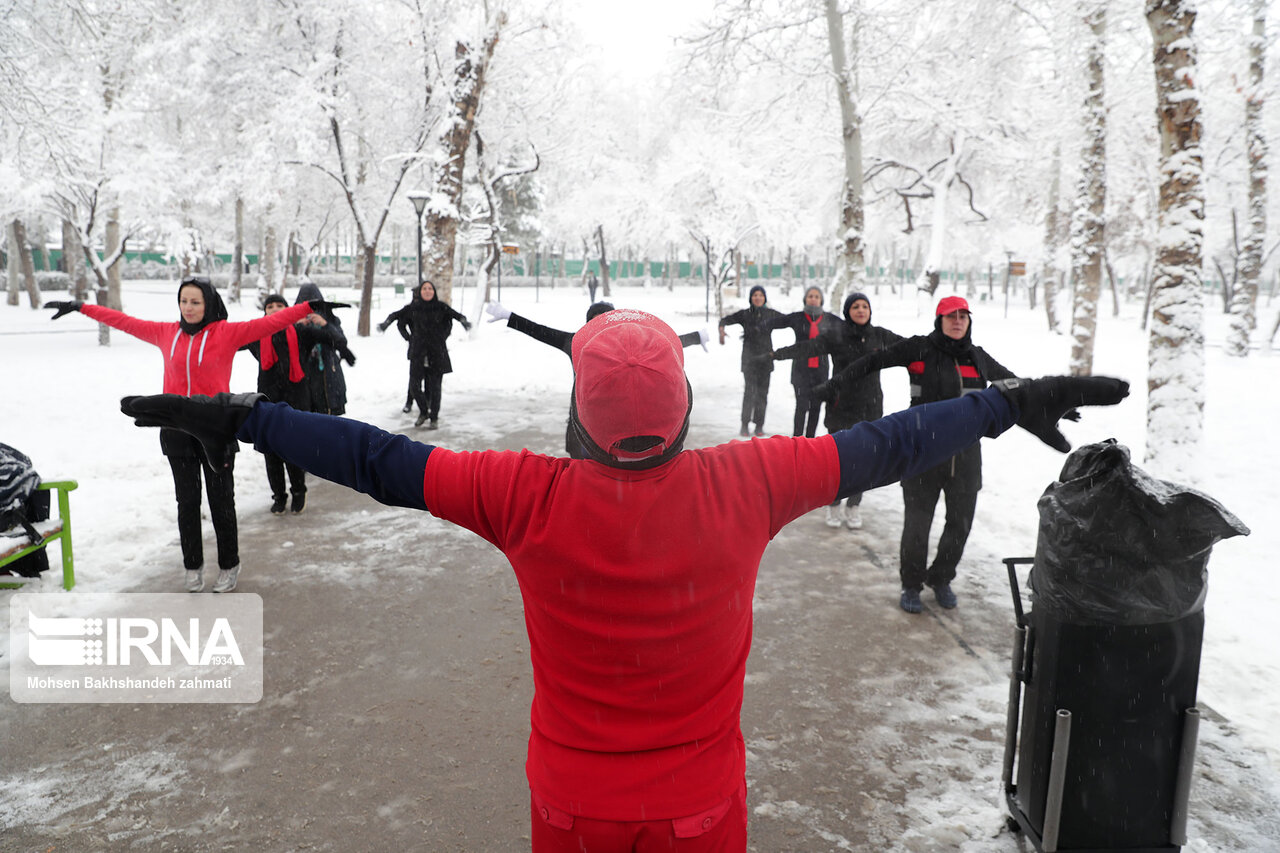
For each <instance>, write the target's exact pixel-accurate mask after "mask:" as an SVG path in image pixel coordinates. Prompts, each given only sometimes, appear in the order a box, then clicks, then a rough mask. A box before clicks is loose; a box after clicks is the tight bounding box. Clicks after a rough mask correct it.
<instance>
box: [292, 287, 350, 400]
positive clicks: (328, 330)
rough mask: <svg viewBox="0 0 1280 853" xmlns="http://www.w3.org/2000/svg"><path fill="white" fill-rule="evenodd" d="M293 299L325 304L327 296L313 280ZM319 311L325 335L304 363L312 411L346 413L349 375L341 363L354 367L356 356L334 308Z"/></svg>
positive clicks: (309, 349) (317, 342) (310, 348)
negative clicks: (321, 292) (321, 293)
mask: <svg viewBox="0 0 1280 853" xmlns="http://www.w3.org/2000/svg"><path fill="white" fill-rule="evenodd" d="M293 302H294V304H295V305H296V304H298V303H299V302H315V303H322V302H324V297H323V296H321V295H320V288H319V287H318V286H317V285H316V284H315V283H314V282H310V281H304V282H303V283H302V285H301V286H300V287H299V288H298V296H297V298H295V299H294V300H293ZM316 313H317V314H319V315H320V316H321V317H323V318H324V320H325V324H326V325H324V326H317V328H320V329H322V330H323V331H324V334H322V335H320V336H319V339H318V340H317V341H316V342H315V343H314V344H313V345H312V346H311V347H309V348H308V349H307V351H306V353H305V357H304V358H303V365H302V368H303V370H305V371H306V373H307V382H308V384H309V385H310V386H311V411H313V412H319V413H320V414H322V415H343V414H346V412H347V378H346V376H345V375H344V374H343V372H342V362H344V361H345V362H346V363H347V364H348V365H350V366H351V367H355V364H356V356H355V353H353V352H352V351H351V348H350V347H349V346H347V336H346V334H345V333H344V332H343V331H342V321H341V320H339V319H338V316H337V315H336V314H335V313H334V312H333V310H332V309H330V308H328V307H323V308H321V310H319V311H317V312H316Z"/></svg>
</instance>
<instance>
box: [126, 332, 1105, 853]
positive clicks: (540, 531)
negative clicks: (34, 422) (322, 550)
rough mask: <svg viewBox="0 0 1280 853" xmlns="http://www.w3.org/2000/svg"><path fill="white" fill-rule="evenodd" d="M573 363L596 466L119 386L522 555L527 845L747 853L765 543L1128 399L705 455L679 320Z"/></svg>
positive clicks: (1101, 395) (284, 409) (173, 414)
mask: <svg viewBox="0 0 1280 853" xmlns="http://www.w3.org/2000/svg"><path fill="white" fill-rule="evenodd" d="M572 358H573V368H574V375H575V381H574V394H573V400H572V408H571V413H570V417H571V420H572V422H573V425H574V428H575V429H576V430H577V431H578V433H579V436H580V438H581V440H582V442H583V445H584V447H586V448H587V450H588V453H589V458H586V459H564V458H553V457H550V456H543V455H540V454H536V453H531V452H529V451H528V450H523V451H518V452H515V451H480V452H461V451H454V450H449V449H446V448H443V447H435V446H432V445H429V444H422V443H418V442H415V441H412V440H411V439H409V438H408V437H407V436H404V435H394V434H390V433H387V432H384V431H382V430H380V429H378V428H376V427H373V426H370V425H368V424H362V423H360V422H358V421H353V420H346V419H342V418H334V417H329V416H325V415H318V414H309V413H303V412H295V411H293V410H292V409H291V408H289V407H288V406H286V405H282V404H278V403H268V402H265V401H263V400H261V399H259V398H256V397H255V395H237V396H235V397H232V396H230V395H226V396H224V397H222V398H218V399H213V400H194V399H192V400H189V399H184V398H180V397H165V396H155V397H126V398H125V399H124V400H122V401H121V410H122V411H124V412H125V414H127V415H130V416H131V417H133V418H135V419H136V421H137V423H138V424H139V425H140V426H171V427H179V428H182V429H185V430H188V431H190V432H192V433H193V434H195V435H196V436H198V437H199V439H200V440H201V441H202V442H206V443H210V444H211V445H213V446H214V447H216V446H217V445H218V444H219V443H221V442H224V441H228V440H233V438H232V437H233V436H234V437H235V438H239V439H240V440H242V441H249V442H253V444H254V446H255V447H256V448H257V449H258V450H260V451H262V452H269V453H277V454H279V455H281V456H283V457H284V458H285V459H286V460H288V461H292V462H294V463H295V464H298V465H302V466H303V467H305V468H306V469H307V470H308V471H309V472H311V473H313V474H316V475H317V476H320V477H323V478H325V479H328V480H331V481H333V482H336V483H340V484H344V485H347V486H350V487H352V488H356V489H358V490H360V491H362V492H365V493H366V494H369V495H371V496H372V497H373V498H374V499H376V500H378V501H381V502H382V503H385V504H389V505H393V506H406V507H413V508H417V509H422V510H427V511H429V512H431V513H432V514H434V515H436V516H437V517H439V518H442V519H446V520H448V521H451V522H453V523H455V524H458V525H460V526H462V527H465V528H466V529H468V530H471V531H473V532H475V533H476V534H478V535H479V536H481V537H482V538H484V539H485V540H487V541H488V542H490V543H492V544H493V545H494V546H495V547H497V548H499V549H500V550H501V551H502V552H503V553H504V554H505V556H506V557H507V559H508V561H509V562H510V564H511V567H512V570H513V571H514V572H515V576H516V579H517V581H518V583H519V586H520V594H521V597H522V599H523V602H524V614H525V628H526V630H527V631H528V635H529V657H530V662H531V664H532V667H533V681H534V696H533V705H532V708H531V711H530V715H529V719H530V724H531V729H532V730H531V733H530V736H529V750H528V759H527V761H526V763H525V772H526V775H527V777H528V780H529V788H530V819H531V821H532V832H531V840H532V848H533V851H534V853H562V852H563V853H569V851H582V850H590V851H594V853H614V851H617V853H622V851H627V853H656V851H670V850H680V851H685V853H710V851H732V852H733V853H741V851H745V850H746V844H747V807H746V790H747V788H746V750H745V745H744V742H743V737H742V731H741V727H740V714H741V709H742V701H743V679H744V677H745V674H746V663H747V656H748V654H749V652H750V650H751V626H752V600H753V596H754V592H755V585H756V575H757V572H758V570H759V566H760V559H761V556H762V555H763V553H764V549H765V547H766V545H768V543H769V540H770V539H771V538H772V537H773V536H774V535H776V534H777V533H778V531H779V530H781V528H782V527H783V525H785V524H787V523H788V522H789V521H791V520H793V519H795V518H798V517H799V516H801V515H803V514H805V513H807V512H809V511H811V510H813V509H816V508H818V507H821V506H825V505H827V504H829V503H831V501H832V500H833V499H834V498H835V497H836V496H839V495H847V494H850V493H852V492H854V491H861V490H865V489H869V488H874V487H876V486H880V485H884V484H887V483H891V482H893V481H895V480H897V479H899V478H901V477H904V476H911V475H914V474H916V473H918V472H920V471H923V470H927V469H929V468H931V467H932V466H934V465H936V464H938V463H939V462H941V461H942V460H944V459H947V458H949V457H950V456H952V455H954V454H955V453H957V452H958V451H959V450H961V449H962V448H964V447H966V446H968V445H970V444H972V443H973V442H975V441H977V440H978V438H980V437H981V436H984V435H985V436H991V437H994V436H996V435H999V434H1000V433H1002V432H1003V431H1005V430H1006V429H1009V428H1010V427H1011V426H1013V424H1014V423H1015V422H1016V423H1018V424H1020V425H1022V426H1024V427H1025V428H1027V429H1029V430H1032V431H1033V432H1035V433H1036V434H1037V435H1039V436H1040V437H1041V438H1042V439H1043V440H1045V441H1046V442H1052V443H1053V445H1054V446H1055V447H1057V448H1058V449H1064V448H1065V447H1068V446H1069V445H1067V444H1066V440H1065V439H1064V438H1063V437H1062V435H1061V434H1060V433H1058V432H1057V429H1056V426H1054V425H1055V424H1056V423H1057V419H1058V416H1059V415H1061V413H1062V412H1064V411H1066V409H1067V408H1068V407H1070V406H1071V405H1079V404H1082V403H1115V402H1118V401H1119V399H1120V398H1121V397H1122V396H1124V394H1125V393H1127V390H1126V389H1127V386H1126V385H1125V383H1123V382H1121V381H1119V380H1115V379H1104V378H1095V377H1090V378H1074V377H1056V378H1052V379H1041V380H1014V381H1013V382H1012V383H1010V384H1009V385H1008V387H998V388H991V389H989V390H987V391H983V392H980V393H977V394H970V395H967V396H965V397H962V398H960V399H955V400H947V401H944V402H941V403H937V404H935V405H932V406H925V407H920V408H917V409H914V410H912V411H911V412H910V413H909V414H908V413H907V412H901V413H898V414H895V415H890V416H889V417H887V418H883V419H881V420H878V421H872V422H867V423H860V424H857V425H855V426H853V427H852V428H850V429H847V430H843V431H841V432H837V433H835V434H833V435H824V436H822V437H820V438H795V437H788V436H775V437H773V438H768V439H752V440H750V441H733V442H730V443H728V444H722V445H719V446H717V447H708V448H702V449H697V450H691V449H685V448H684V441H685V435H686V432H687V430H688V428H689V415H690V411H691V408H692V402H693V397H692V391H691V389H690V386H689V382H688V380H687V379H686V378H685V373H684V355H683V348H682V347H681V345H680V341H679V339H678V338H677V337H676V334H675V332H673V331H672V330H671V327H670V326H668V325H667V324H666V323H663V322H662V321H661V320H659V319H658V318H656V317H654V316H652V315H650V314H646V313H644V312H640V311H629V310H617V311H611V312H608V313H605V314H602V315H600V316H599V317H596V318H595V319H594V320H592V321H591V322H589V323H587V324H586V325H585V326H583V327H582V328H581V329H580V330H579V331H578V332H577V333H575V335H574V339H573V347H572ZM215 452H216V451H215Z"/></svg>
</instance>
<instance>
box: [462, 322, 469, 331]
mask: <svg viewBox="0 0 1280 853" xmlns="http://www.w3.org/2000/svg"><path fill="white" fill-rule="evenodd" d="M462 328H464V329H466V330H467V331H468V332H469V331H471V324H470V323H469V322H467V321H466V320H463V321H462Z"/></svg>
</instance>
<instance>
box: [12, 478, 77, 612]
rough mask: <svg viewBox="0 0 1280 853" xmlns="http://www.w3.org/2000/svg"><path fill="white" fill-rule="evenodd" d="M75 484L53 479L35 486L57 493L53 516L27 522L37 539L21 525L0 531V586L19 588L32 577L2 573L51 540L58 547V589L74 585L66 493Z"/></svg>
mask: <svg viewBox="0 0 1280 853" xmlns="http://www.w3.org/2000/svg"><path fill="white" fill-rule="evenodd" d="M78 485H79V484H78V483H76V481H75V480H57V481H50V482H47V483H41V484H40V485H39V486H37V488H38V489H41V490H43V491H50V490H53V491H56V492H57V493H58V514H57V517H55V518H50V519H49V520H48V521H36V522H33V523H32V525H31V526H32V527H34V528H35V529H36V532H37V533H39V534H40V541H39V542H32V541H31V537H30V536H28V535H27V533H26V531H24V530H23V529H22V528H21V527H15V528H13V529H12V530H4V531H0V589H20V588H21V587H22V586H23V585H24V584H26V583H29V582H30V581H31V580H33V579H32V578H23V577H18V576H16V575H6V574H2V573H3V572H4V567H5V566H7V565H9V564H10V563H12V562H15V561H16V560H18V559H19V558H21V557H25V556H26V555H28V554H31V553H33V552H35V551H39V550H40V549H41V548H45V547H48V545H49V543H51V542H54V541H57V542H58V543H59V544H60V546H61V548H62V588H63V589H71V588H72V587H73V586H75V585H76V570H75V562H74V560H73V558H72V552H71V501H70V499H69V494H70V492H71V491H72V490H73V489H75V488H76V487H77V486H78Z"/></svg>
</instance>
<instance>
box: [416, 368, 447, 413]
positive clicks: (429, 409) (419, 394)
mask: <svg viewBox="0 0 1280 853" xmlns="http://www.w3.org/2000/svg"><path fill="white" fill-rule="evenodd" d="M443 381H444V374H442V373H440V372H438V371H435V370H431V369H430V368H428V367H427V366H426V365H425V364H423V363H422V362H421V361H420V360H418V359H416V358H415V359H412V360H411V361H410V362H409V391H410V393H411V394H413V401H414V402H415V403H417V404H418V412H419V413H421V414H424V415H426V416H427V417H428V418H429V419H430V420H433V421H434V420H435V419H436V418H438V417H440V393H441V391H440V389H441V384H442V382H443Z"/></svg>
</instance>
